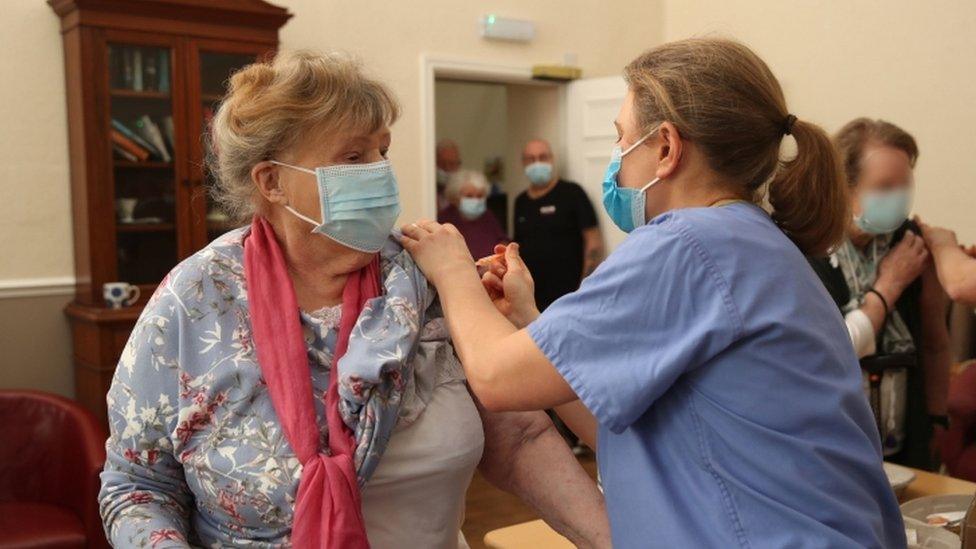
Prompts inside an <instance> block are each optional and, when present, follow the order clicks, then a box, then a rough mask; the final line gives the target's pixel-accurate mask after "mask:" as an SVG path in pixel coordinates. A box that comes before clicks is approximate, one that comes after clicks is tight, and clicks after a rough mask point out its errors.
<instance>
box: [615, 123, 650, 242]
mask: <svg viewBox="0 0 976 549" xmlns="http://www.w3.org/2000/svg"><path fill="white" fill-rule="evenodd" d="M659 127H660V126H659ZM656 131H657V128H654V129H653V130H651V131H650V132H648V133H647V135H645V136H644V137H641V138H640V139H638V140H637V142H636V143H634V144H633V145H631V146H630V147H627V150H626V151H623V152H621V151H620V147H619V146H618V147H614V148H613V153H612V154H611V155H610V164H609V165H607V172H606V175H604V176H603V207H604V208H605V209H606V210H607V214H608V215H610V219H612V220H613V222H614V224H616V225H617V227H620V230H621V231H623V232H625V233H629V232H630V231H633V230H634V229H635V228H637V227H640V226H642V225H644V224H645V223H647V219H646V217H647V212H646V211H645V195H644V192H645V191H647V189H649V188H651V187H653V186H654V185H655V184H656V183H657V182H658V181H660V180H661V178H660V177H655V178H654V180H653V181H651V182H649V183H648V184H647V185H644V186H643V187H641V188H640V189H631V188H629V187H621V186H619V185H618V184H617V174H618V173H620V163H621V161H622V159H623V157H625V156H627V155H628V154H629V153H630V151H632V150H634V149H636V148H637V146H638V145H640V144H641V143H643V142H644V141H647V138H648V137H650V136H652V135H654V132H656Z"/></svg>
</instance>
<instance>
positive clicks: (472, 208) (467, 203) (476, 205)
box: [458, 196, 488, 219]
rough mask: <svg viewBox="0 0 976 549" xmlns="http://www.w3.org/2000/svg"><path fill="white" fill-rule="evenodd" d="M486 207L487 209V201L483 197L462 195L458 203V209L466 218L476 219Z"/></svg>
mask: <svg viewBox="0 0 976 549" xmlns="http://www.w3.org/2000/svg"><path fill="white" fill-rule="evenodd" d="M486 209H488V201H487V200H485V199H484V198H476V197H471V196H464V197H461V202H460V203H458V210H459V211H460V212H461V215H463V216H464V217H465V218H467V219H478V218H479V217H481V214H483V213H485V210H486Z"/></svg>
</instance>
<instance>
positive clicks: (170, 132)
mask: <svg viewBox="0 0 976 549" xmlns="http://www.w3.org/2000/svg"><path fill="white" fill-rule="evenodd" d="M162 130H163V137H165V138H166V144H167V145H169V150H171V151H176V145H175V140H174V138H173V136H174V135H176V131H175V130H174V129H173V117H172V116H170V115H168V114H167V115H166V116H164V117H163V127H162ZM174 154H175V152H174Z"/></svg>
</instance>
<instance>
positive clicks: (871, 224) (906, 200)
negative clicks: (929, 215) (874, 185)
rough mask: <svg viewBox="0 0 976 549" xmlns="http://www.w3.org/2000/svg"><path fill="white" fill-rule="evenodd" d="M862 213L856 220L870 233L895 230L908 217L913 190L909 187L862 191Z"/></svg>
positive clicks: (883, 232)
mask: <svg viewBox="0 0 976 549" xmlns="http://www.w3.org/2000/svg"><path fill="white" fill-rule="evenodd" d="M860 200H861V215H859V216H857V217H855V218H854V222H855V223H857V226H858V227H859V228H860V229H861V230H862V231H864V232H866V233H868V234H875V235H878V234H887V233H890V232H894V231H895V230H896V229H897V228H898V227H901V225H902V223H904V222H905V220H906V219H908V212H909V210H911V205H912V192H911V190H909V189H908V188H903V189H895V190H891V191H865V192H862V193H861V197H860Z"/></svg>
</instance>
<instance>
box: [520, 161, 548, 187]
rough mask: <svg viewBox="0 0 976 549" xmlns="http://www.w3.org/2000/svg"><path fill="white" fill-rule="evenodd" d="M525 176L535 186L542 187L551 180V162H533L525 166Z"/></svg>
mask: <svg viewBox="0 0 976 549" xmlns="http://www.w3.org/2000/svg"><path fill="white" fill-rule="evenodd" d="M525 177H528V178H529V183H532V184H533V185H535V186H536V187H543V186H545V185H547V184H548V183H549V182H550V181H552V164H550V163H549V162H533V163H531V164H529V165H528V166H526V167H525Z"/></svg>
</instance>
